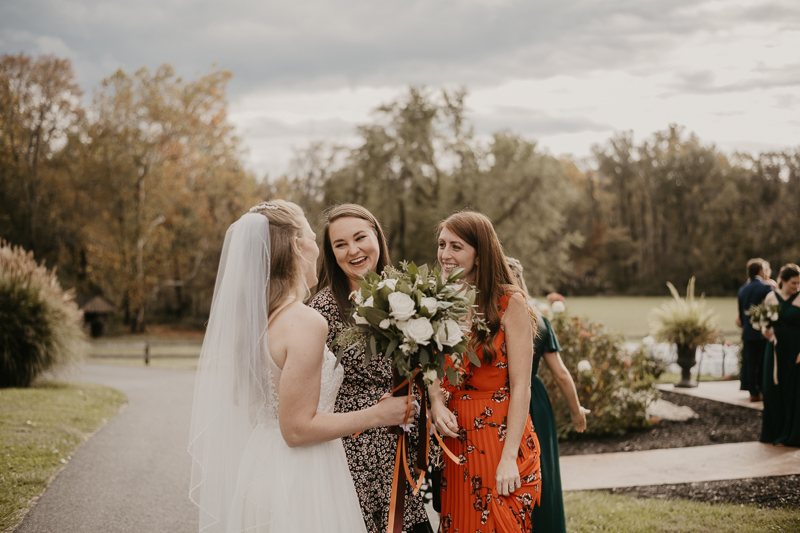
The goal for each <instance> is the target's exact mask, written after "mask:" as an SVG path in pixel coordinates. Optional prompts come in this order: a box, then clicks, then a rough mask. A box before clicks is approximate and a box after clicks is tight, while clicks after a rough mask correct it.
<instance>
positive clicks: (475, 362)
mask: <svg viewBox="0 0 800 533" xmlns="http://www.w3.org/2000/svg"><path fill="white" fill-rule="evenodd" d="M467 357H469V362H470V363H472V364H473V365H475V366H481V360H480V359H478V356H477V354H476V353H475V352H473V351H472V350H467Z"/></svg>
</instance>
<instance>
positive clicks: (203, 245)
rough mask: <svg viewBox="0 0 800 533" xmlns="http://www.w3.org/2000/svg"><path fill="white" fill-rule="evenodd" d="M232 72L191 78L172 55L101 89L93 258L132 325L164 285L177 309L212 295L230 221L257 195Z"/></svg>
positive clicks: (92, 144)
mask: <svg viewBox="0 0 800 533" xmlns="http://www.w3.org/2000/svg"><path fill="white" fill-rule="evenodd" d="M229 78H230V74H229V73H227V72H224V71H215V72H212V73H210V74H207V75H205V76H202V77H200V78H198V79H196V80H192V81H188V82H185V81H183V79H181V78H180V77H178V76H177V75H176V74H175V72H174V70H173V69H172V68H171V67H169V66H168V65H164V66H161V67H160V68H159V69H158V70H156V72H154V73H151V72H150V71H149V70H147V69H144V68H143V69H140V70H139V71H137V72H136V73H135V74H134V75H129V74H127V73H125V72H123V71H121V70H120V71H117V72H116V73H115V74H114V75H113V76H111V77H109V78H107V79H106V80H104V81H103V83H102V87H101V89H100V90H99V91H98V92H97V94H96V95H95V99H94V106H93V108H94V110H95V112H96V113H97V118H96V120H95V121H94V122H93V124H92V125H91V127H90V128H89V130H88V136H89V142H88V143H87V156H86V160H85V168H86V170H87V172H88V174H89V175H90V178H89V179H90V180H91V182H92V183H93V185H94V191H95V209H94V210H93V216H94V217H95V221H94V222H95V223H94V224H92V226H91V227H92V234H91V236H90V239H89V242H90V243H91V246H90V248H89V254H88V262H89V265H90V267H91V269H92V271H93V277H94V279H96V280H97V281H98V283H99V284H100V286H101V287H102V288H103V292H104V293H105V294H108V295H109V296H111V297H112V299H113V300H114V301H117V302H119V303H120V304H121V305H122V307H123V309H125V311H126V313H127V314H129V316H130V320H131V321H132V324H133V330H134V331H141V330H142V329H143V327H144V322H145V312H146V309H147V306H148V305H150V304H152V303H153V302H154V301H156V299H157V298H158V296H159V295H160V293H161V292H162V291H163V290H164V289H167V288H169V289H171V290H172V292H173V296H174V298H173V300H174V305H175V306H176V307H177V309H178V310H180V309H183V308H184V307H185V306H186V305H187V302H188V301H189V300H192V299H195V300H196V299H197V298H198V297H203V295H205V297H208V291H209V286H211V287H213V273H214V271H215V269H216V259H217V258H218V256H219V250H220V249H221V243H222V238H223V237H224V233H225V229H226V228H227V226H228V225H229V224H230V223H231V222H233V220H235V219H236V218H237V217H238V216H239V215H241V213H242V212H244V211H245V210H246V208H247V207H249V206H250V205H251V204H252V203H253V202H254V201H255V194H256V189H255V182H254V180H253V179H252V177H251V176H250V175H249V174H247V173H246V172H245V171H244V170H243V169H242V167H241V164H240V159H241V151H240V148H239V144H238V140H237V139H236V137H235V136H234V135H233V129H232V126H231V125H230V123H229V122H228V121H227V116H226V100H225V87H226V84H227V82H228V80H229ZM188 287H193V288H194V289H197V290H198V291H199V292H200V294H197V293H194V294H187V292H186V291H185V289H186V288H188ZM179 312H180V311H179Z"/></svg>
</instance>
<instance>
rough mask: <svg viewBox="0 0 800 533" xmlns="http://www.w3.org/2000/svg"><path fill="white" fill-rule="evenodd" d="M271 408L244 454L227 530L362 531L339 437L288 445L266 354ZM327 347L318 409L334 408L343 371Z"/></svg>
mask: <svg viewBox="0 0 800 533" xmlns="http://www.w3.org/2000/svg"><path fill="white" fill-rule="evenodd" d="M266 359H267V360H268V362H267V363H266V366H267V367H268V370H267V374H268V375H267V377H266V379H268V380H270V381H271V383H272V385H273V386H272V387H271V389H272V390H273V391H275V392H274V398H273V399H274V402H271V404H272V405H273V406H274V409H272V410H268V411H267V412H262V415H261V416H260V418H259V421H258V424H257V425H256V427H255V429H254V430H253V433H252V435H251V436H250V439H249V440H248V442H247V446H246V448H245V451H244V455H243V456H242V462H241V467H240V469H239V475H238V479H237V484H236V486H237V488H236V492H235V493H234V497H233V501H232V502H231V513H230V514H229V517H230V519H229V524H228V528H227V529H226V531H247V532H257V533H267V532H269V533H286V532H292V531H296V532H302V533H306V532H308V533H310V532H322V533H352V532H366V527H365V526H364V519H363V517H362V516H361V506H360V505H359V502H358V496H357V495H356V491H355V488H354V486H353V478H352V477H351V475H350V469H349V468H348V466H347V457H346V456H345V452H344V447H343V445H342V441H341V439H336V440H332V441H327V442H322V443H319V444H312V445H309V446H302V447H297V448H290V447H289V446H287V444H286V442H285V441H284V440H283V436H282V435H281V430H280V427H279V425H278V412H277V408H278V401H279V398H280V390H279V388H278V387H279V383H280V375H281V370H280V368H278V367H277V365H275V363H274V361H273V360H272V357H271V356H270V355H269V354H267V356H266ZM335 363H336V358H335V356H334V355H333V354H332V353H331V352H330V351H329V350H328V348H327V346H326V347H325V354H324V362H323V365H322V382H321V384H320V396H319V405H318V406H317V412H318V413H323V412H324V413H330V412H333V406H334V402H335V400H336V394H337V393H338V391H339V387H340V386H341V384H342V378H343V374H344V371H343V369H342V367H341V366H338V367H337V366H336V364H335Z"/></svg>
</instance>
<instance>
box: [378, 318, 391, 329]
mask: <svg viewBox="0 0 800 533" xmlns="http://www.w3.org/2000/svg"><path fill="white" fill-rule="evenodd" d="M391 325H392V321H391V320H389V319H388V318H385V319H383V320H381V323H380V324H378V327H379V328H381V329H389V326H391Z"/></svg>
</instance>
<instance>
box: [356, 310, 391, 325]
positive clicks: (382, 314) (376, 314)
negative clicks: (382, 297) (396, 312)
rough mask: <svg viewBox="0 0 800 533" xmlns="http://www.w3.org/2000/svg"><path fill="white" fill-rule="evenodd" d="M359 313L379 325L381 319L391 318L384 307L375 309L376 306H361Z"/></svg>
mask: <svg viewBox="0 0 800 533" xmlns="http://www.w3.org/2000/svg"><path fill="white" fill-rule="evenodd" d="M358 309H359V314H361V316H363V317H364V318H366V319H367V320H369V323H370V324H372V325H374V326H377V325H378V324H380V323H381V321H383V320H386V319H387V318H389V313H387V312H386V311H384V310H382V309H375V308H374V307H359V308H358Z"/></svg>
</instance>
